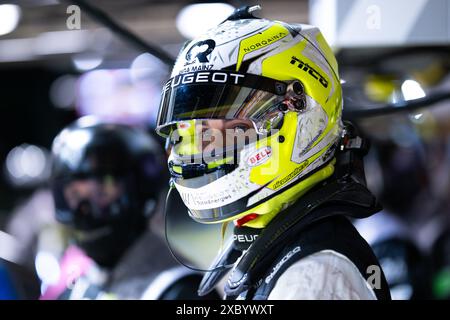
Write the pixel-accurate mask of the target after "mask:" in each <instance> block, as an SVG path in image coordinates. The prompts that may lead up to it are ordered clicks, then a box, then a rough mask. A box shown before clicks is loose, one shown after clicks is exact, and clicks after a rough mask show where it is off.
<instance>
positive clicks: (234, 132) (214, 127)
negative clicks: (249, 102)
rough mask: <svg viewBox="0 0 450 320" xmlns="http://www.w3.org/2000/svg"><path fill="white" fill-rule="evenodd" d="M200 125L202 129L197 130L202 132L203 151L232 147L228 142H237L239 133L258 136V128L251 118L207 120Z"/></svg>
mask: <svg viewBox="0 0 450 320" xmlns="http://www.w3.org/2000/svg"><path fill="white" fill-rule="evenodd" d="M198 126H200V129H198V131H197V132H201V133H202V148H203V152H211V151H212V150H213V149H216V150H217V149H223V148H225V147H230V146H228V145H227V144H230V143H235V137H236V136H238V135H242V134H245V135H252V134H253V135H255V136H256V130H255V129H254V127H253V123H252V122H251V121H250V120H241V119H236V120H205V121H201V122H200V123H199V124H198Z"/></svg>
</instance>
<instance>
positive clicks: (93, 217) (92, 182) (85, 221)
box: [53, 175, 125, 229]
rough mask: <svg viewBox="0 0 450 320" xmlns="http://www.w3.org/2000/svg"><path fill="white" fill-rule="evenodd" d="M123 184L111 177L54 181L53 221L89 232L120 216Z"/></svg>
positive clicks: (120, 180)
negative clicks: (55, 219)
mask: <svg viewBox="0 0 450 320" xmlns="http://www.w3.org/2000/svg"><path fill="white" fill-rule="evenodd" d="M124 193H125V184H124V181H123V179H118V178H115V177H113V176H111V175H108V176H103V177H98V178H91V177H89V178H80V179H71V180H68V181H67V180H66V181H58V182H56V183H55V186H54V188H53V194H54V197H55V204H56V209H57V219H58V220H59V221H60V222H62V223H67V224H71V225H74V226H75V227H76V228H79V229H93V228H97V227H100V226H103V225H104V224H106V223H108V222H110V221H112V220H115V219H117V218H119V217H121V215H122V214H123V212H122V211H123V209H124V203H123V201H124V200H125V199H124Z"/></svg>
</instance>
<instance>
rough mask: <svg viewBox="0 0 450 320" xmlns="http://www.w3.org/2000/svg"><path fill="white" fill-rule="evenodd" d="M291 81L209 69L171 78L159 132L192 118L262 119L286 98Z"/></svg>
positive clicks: (168, 129) (160, 116) (160, 112)
mask: <svg viewBox="0 0 450 320" xmlns="http://www.w3.org/2000/svg"><path fill="white" fill-rule="evenodd" d="M286 89H287V84H286V83H284V82H281V81H276V80H273V79H270V78H266V77H262V76H256V75H252V74H241V73H236V72H224V71H220V72H219V71H205V72H194V73H187V74H183V75H178V76H176V77H174V78H172V79H170V80H169V81H168V82H167V83H166V85H165V87H164V92H163V97H162V100H161V106H160V109H159V110H160V111H159V115H158V123H157V125H158V127H157V131H158V132H159V133H160V134H161V135H165V136H168V135H169V134H170V131H171V125H172V124H173V123H174V122H176V121H180V120H191V119H247V120H253V121H254V122H255V123H258V120H259V119H260V118H261V117H263V116H265V115H266V114H267V113H268V112H269V113H270V112H271V108H274V107H276V106H277V105H278V104H279V103H281V102H282V101H283V99H284V95H285V93H286Z"/></svg>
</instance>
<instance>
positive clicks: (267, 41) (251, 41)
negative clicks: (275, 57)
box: [236, 23, 289, 71]
mask: <svg viewBox="0 0 450 320" xmlns="http://www.w3.org/2000/svg"><path fill="white" fill-rule="evenodd" d="M288 34H289V30H288V29H286V28H285V27H284V26H282V25H281V24H279V23H274V24H273V26H271V27H270V28H268V29H266V30H264V31H262V32H260V33H257V34H255V35H252V36H251V37H248V38H246V39H244V40H242V41H241V42H240V44H239V53H238V59H237V64H236V71H239V68H240V67H241V64H242V61H243V60H244V57H245V55H246V54H249V53H251V52H254V51H256V50H259V49H262V48H264V47H267V46H269V45H271V44H272V43H275V42H277V41H279V40H281V39H283V38H284V37H286V36H287V35H288Z"/></svg>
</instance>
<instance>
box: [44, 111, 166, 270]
mask: <svg viewBox="0 0 450 320" xmlns="http://www.w3.org/2000/svg"><path fill="white" fill-rule="evenodd" d="M164 161H165V160H164V150H163V148H162V147H161V146H160V144H158V142H157V141H156V140H154V139H152V138H151V137H150V136H149V135H148V134H147V133H146V132H145V131H143V130H141V129H138V128H133V127H130V126H127V125H119V124H111V123H102V122H100V121H97V120H96V119H95V118H92V117H84V118H81V119H79V120H77V121H76V122H75V123H73V124H71V125H69V126H68V127H66V128H65V129H63V130H62V131H61V132H60V133H59V134H58V135H57V137H56V138H55V139H54V142H53V146H52V175H51V183H50V184H51V191H52V194H53V198H54V202H55V210H56V212H55V217H56V220H57V221H58V222H60V223H62V224H63V225H66V226H68V227H69V229H70V230H72V231H74V233H73V236H74V238H75V240H76V242H77V244H78V245H79V246H80V247H81V248H82V249H84V250H85V251H86V253H87V254H88V255H89V256H90V257H91V258H93V259H94V260H95V261H96V262H97V263H99V264H100V265H104V266H112V265H113V264H114V263H115V262H117V260H118V259H119V257H120V256H121V255H122V253H124V251H125V250H126V249H127V248H128V247H129V246H130V245H131V243H132V242H133V241H134V240H135V239H137V237H138V236H139V235H141V234H142V232H143V231H145V229H146V227H147V226H148V218H149V217H150V216H151V215H152V214H153V213H154V212H155V211H156V208H157V206H158V201H159V198H160V194H161V192H162V190H163V189H164V186H165V185H167V179H166V175H167V174H165V172H166V170H165V168H164V167H165V163H164Z"/></svg>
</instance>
